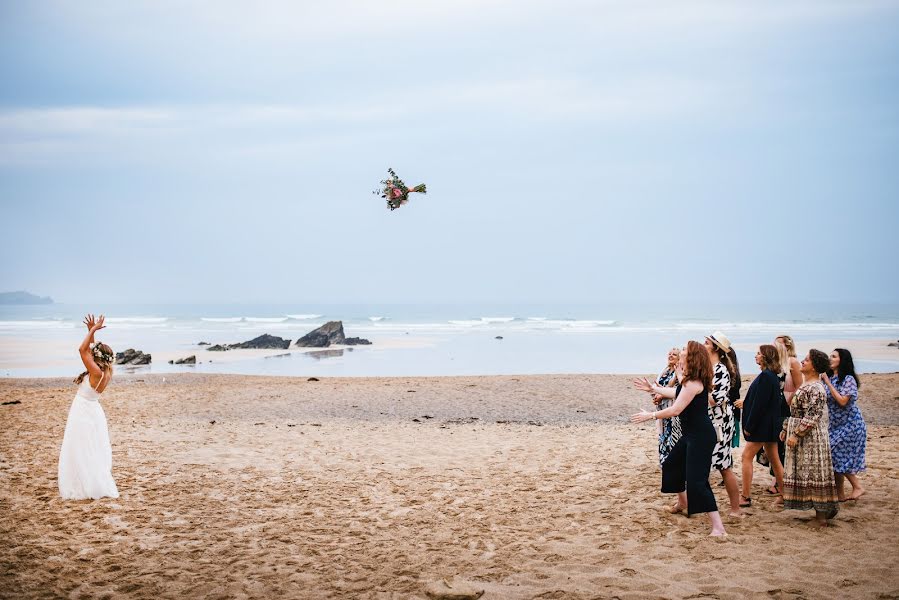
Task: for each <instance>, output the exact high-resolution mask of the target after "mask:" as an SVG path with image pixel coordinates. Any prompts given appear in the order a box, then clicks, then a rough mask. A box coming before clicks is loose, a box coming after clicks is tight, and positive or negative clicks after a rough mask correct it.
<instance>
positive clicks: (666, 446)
mask: <svg viewBox="0 0 899 600" xmlns="http://www.w3.org/2000/svg"><path fill="white" fill-rule="evenodd" d="M670 404H671V400H666V401H663V402H662V403H661V404H659V410H663V409H665V408H667V407H668V406H669V405H670ZM681 434H682V431H681V426H680V417H671V418H670V419H662V433H660V434H659V466H662V465H663V464H665V461H666V460H668V454H669V453H670V452H671V449H672V448H674V445H675V444H677V441H678V440H679V439H680V438H681Z"/></svg>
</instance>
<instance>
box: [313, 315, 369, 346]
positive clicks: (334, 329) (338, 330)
mask: <svg viewBox="0 0 899 600" xmlns="http://www.w3.org/2000/svg"><path fill="white" fill-rule="evenodd" d="M331 344H344V345H347V346H356V345H363V346H365V345H369V344H371V342H370V341H368V340H365V339H362V338H358V337H351V338H348V337H346V336H345V335H344V333H343V321H328V322H327V323H325V324H324V325H322V326H321V327H319V328H318V329H316V330H315V331H310V332H309V333H307V334H306V335H304V336H303V337H301V338H300V339H298V340H297V343H296V345H297V346H300V347H303V348H327V347H328V346H330V345H331Z"/></svg>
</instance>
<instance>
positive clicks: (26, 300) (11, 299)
mask: <svg viewBox="0 0 899 600" xmlns="http://www.w3.org/2000/svg"><path fill="white" fill-rule="evenodd" d="M0 304H53V298H51V297H49V296H44V297H41V296H35V295H34V294H31V293H29V292H0Z"/></svg>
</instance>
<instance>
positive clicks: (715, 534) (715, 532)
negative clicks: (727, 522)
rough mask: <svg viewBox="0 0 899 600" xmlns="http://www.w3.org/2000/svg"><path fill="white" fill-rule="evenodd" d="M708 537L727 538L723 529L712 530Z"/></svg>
mask: <svg viewBox="0 0 899 600" xmlns="http://www.w3.org/2000/svg"><path fill="white" fill-rule="evenodd" d="M709 536H710V537H727V532H726V531H724V530H723V529H713V530H712V533H710V534H709Z"/></svg>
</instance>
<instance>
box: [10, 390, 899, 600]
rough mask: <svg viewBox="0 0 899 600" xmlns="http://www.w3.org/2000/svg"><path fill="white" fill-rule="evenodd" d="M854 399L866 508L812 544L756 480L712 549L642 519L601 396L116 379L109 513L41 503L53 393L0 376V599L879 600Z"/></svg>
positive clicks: (644, 495)
mask: <svg viewBox="0 0 899 600" xmlns="http://www.w3.org/2000/svg"><path fill="white" fill-rule="evenodd" d="M862 379H863V387H862V395H861V406H862V410H863V412H864V414H865V417H866V420H867V423H868V428H869V429H868V431H869V441H868V465H869V468H868V471H867V473H866V474H865V475H864V476H863V481H864V483H865V484H866V485H867V488H868V493H867V494H866V495H865V496H864V497H863V498H862V499H860V500H859V501H857V502H850V503H846V504H844V505H843V507H842V510H841V512H840V514H839V515H838V517H837V518H836V520H835V521H834V526H833V527H831V528H828V529H825V530H822V531H818V530H814V529H812V528H811V527H810V526H809V523H808V521H809V520H810V519H811V516H812V514H811V513H810V512H809V513H801V512H792V511H790V512H784V511H781V510H780V509H779V508H777V507H775V505H774V503H773V499H772V498H771V497H769V496H766V495H765V494H764V492H763V489H764V486H765V485H766V484H767V482H768V477H767V474H766V473H765V472H764V471H763V470H762V468H761V467H758V469H757V472H756V478H755V481H756V486H755V490H754V492H755V493H754V504H753V508H752V509H751V510H750V516H749V517H747V518H746V519H743V520H736V519H729V518H727V517H725V525H726V527H727V529H728V532H729V534H730V535H729V536H728V537H727V538H726V539H723V540H715V539H711V538H709V537H707V534H708V523H707V519H706V518H705V517H704V516H702V515H700V516H696V517H693V518H690V519H687V518H685V517H683V516H672V515H668V514H666V513H664V512H663V508H664V507H665V506H666V505H667V504H668V503H670V500H671V499H670V497H664V496H662V495H661V494H660V493H659V492H658V487H659V469H658V465H657V457H656V443H655V433H654V429H653V427H652V424H646V425H641V426H632V425H629V424H627V422H626V420H627V416H628V415H630V414H631V413H633V412H635V411H636V410H638V409H639V408H640V407H644V406H648V404H647V402H646V398H645V395H643V394H640V393H637V392H634V391H633V390H632V389H631V386H630V378H629V377H625V376H617V375H569V376H521V377H440V378H347V379H322V380H321V381H317V382H311V381H306V379H296V378H284V377H278V378H265V377H244V376H230V375H191V374H183V375H167V376H166V377H165V381H163V377H162V376H159V375H156V376H139V375H137V376H129V377H117V378H116V379H115V380H114V381H113V383H112V385H111V386H110V388H109V389H108V391H107V392H106V393H105V394H104V396H103V400H102V402H103V405H104V407H105V410H106V414H107V418H108V420H109V427H110V434H111V437H112V444H113V472H114V475H115V478H116V482H117V484H118V486H119V490H120V493H121V497H120V498H118V499H116V500H112V499H103V500H99V501H82V502H62V501H61V500H60V499H59V497H58V494H57V489H56V466H57V458H58V452H59V445H60V443H61V440H62V432H63V429H64V427H65V419H66V415H67V413H68V408H69V404H70V403H71V400H72V396H73V395H74V390H75V388H74V385H73V384H71V383H70V381H69V380H61V379H14V380H11V379H4V380H0V397H2V401H3V402H15V401H18V402H20V404H9V405H3V406H0V490H2V495H0V539H2V541H3V543H2V544H0V596H2V597H4V598H6V597H9V598H13V597H14V598H46V597H67V598H82V597H84V598H88V597H90V598H104V597H106V598H185V597H189V598H193V597H208V598H262V597H296V598H425V597H426V595H425V592H426V589H427V587H428V586H429V585H431V584H433V583H434V582H438V581H440V580H442V579H443V578H446V579H447V580H448V581H450V582H451V583H452V584H454V585H455V586H456V588H457V589H458V588H461V587H463V586H464V585H465V583H466V582H468V583H470V584H472V585H474V586H475V587H477V588H480V589H484V590H485V591H486V593H485V595H484V596H483V597H484V598H488V599H489V598H512V599H517V598H611V597H618V598H686V597H693V598H702V597H709V598H712V597H715V598H744V597H758V598H799V597H804V598H815V597H819V598H833V597H852V598H885V597H897V596H899V553H897V552H896V549H897V548H899V525H897V524H896V514H897V509H899V471H897V464H899V410H897V403H899V375H867V376H862ZM744 385H745V384H744ZM744 389H745V388H744ZM735 459H737V460H739V450H737V451H735ZM718 481H719V477H718V476H717V474H716V475H713V477H712V482H713V489H714V490H715V493H716V495H717V497H718V501H719V506H721V507H725V506H726V495H725V494H724V488H721V487H718V486H717V483H718Z"/></svg>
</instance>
